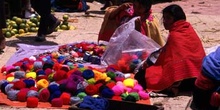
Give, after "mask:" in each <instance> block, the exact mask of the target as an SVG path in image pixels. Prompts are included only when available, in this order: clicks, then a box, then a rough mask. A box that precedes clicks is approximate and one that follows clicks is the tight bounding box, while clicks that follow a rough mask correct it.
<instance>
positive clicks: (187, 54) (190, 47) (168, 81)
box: [145, 20, 205, 90]
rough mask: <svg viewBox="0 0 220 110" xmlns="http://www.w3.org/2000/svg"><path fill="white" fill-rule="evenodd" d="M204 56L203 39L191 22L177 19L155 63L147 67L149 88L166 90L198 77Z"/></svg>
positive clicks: (146, 75)
mask: <svg viewBox="0 0 220 110" xmlns="http://www.w3.org/2000/svg"><path fill="white" fill-rule="evenodd" d="M204 56H205V51H204V49H203V47H202V44H201V41H200V39H199V37H198V36H197V34H196V32H195V31H194V29H193V27H192V26H191V24H190V23H188V22H186V21H183V20H181V21H177V22H176V23H174V24H173V26H172V28H171V30H170V34H169V36H168V41H167V43H166V44H165V46H164V47H163V50H162V52H161V54H160V56H159V58H158V60H157V61H156V63H155V65H153V66H151V67H149V68H147V69H146V74H145V78H146V84H147V88H148V89H150V90H164V89H166V88H167V87H169V86H171V85H172V84H173V83H174V82H177V81H181V80H183V79H187V78H195V77H197V76H198V75H199V73H200V71H201V65H202V60H203V58H204Z"/></svg>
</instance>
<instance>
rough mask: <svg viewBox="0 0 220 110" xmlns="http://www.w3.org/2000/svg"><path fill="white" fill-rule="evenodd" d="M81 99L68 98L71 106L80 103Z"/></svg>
mask: <svg viewBox="0 0 220 110" xmlns="http://www.w3.org/2000/svg"><path fill="white" fill-rule="evenodd" d="M80 101H81V99H80V98H79V97H71V98H70V104H71V105H73V104H76V103H78V102H80Z"/></svg>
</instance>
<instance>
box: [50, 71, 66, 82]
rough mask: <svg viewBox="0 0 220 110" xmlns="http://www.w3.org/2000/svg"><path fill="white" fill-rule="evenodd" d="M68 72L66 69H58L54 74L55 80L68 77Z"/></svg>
mask: <svg viewBox="0 0 220 110" xmlns="http://www.w3.org/2000/svg"><path fill="white" fill-rule="evenodd" d="M66 73H67V72H66V71H64V70H58V71H56V73H55V74H54V75H53V80H54V81H60V80H62V79H66V78H67V74H66Z"/></svg>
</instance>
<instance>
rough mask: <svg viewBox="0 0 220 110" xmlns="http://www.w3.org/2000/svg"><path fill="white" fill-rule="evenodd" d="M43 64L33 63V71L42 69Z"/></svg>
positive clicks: (39, 62)
mask: <svg viewBox="0 0 220 110" xmlns="http://www.w3.org/2000/svg"><path fill="white" fill-rule="evenodd" d="M42 68H43V63H42V62H41V61H35V62H34V70H38V69H42Z"/></svg>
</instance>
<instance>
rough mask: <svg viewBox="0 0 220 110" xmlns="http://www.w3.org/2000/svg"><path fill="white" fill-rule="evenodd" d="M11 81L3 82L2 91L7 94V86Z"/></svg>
mask: <svg viewBox="0 0 220 110" xmlns="http://www.w3.org/2000/svg"><path fill="white" fill-rule="evenodd" d="M8 84H9V83H8V82H4V83H3V84H1V92H2V93H4V94H6V93H5V87H6V86H7V85H8Z"/></svg>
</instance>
